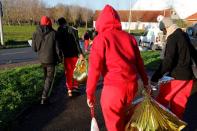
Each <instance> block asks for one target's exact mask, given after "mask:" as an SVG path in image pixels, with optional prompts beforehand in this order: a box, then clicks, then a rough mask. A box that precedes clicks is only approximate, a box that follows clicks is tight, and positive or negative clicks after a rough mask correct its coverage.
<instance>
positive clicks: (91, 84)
mask: <svg viewBox="0 0 197 131" xmlns="http://www.w3.org/2000/svg"><path fill="white" fill-rule="evenodd" d="M104 53H105V43H104V40H103V39H102V38H101V37H95V39H94V41H93V44H92V48H91V51H90V56H89V68H88V80H87V86H86V93H87V98H88V99H93V97H94V93H95V90H96V86H97V82H98V80H99V77H100V74H101V71H102V69H103V64H104V62H103V60H104Z"/></svg>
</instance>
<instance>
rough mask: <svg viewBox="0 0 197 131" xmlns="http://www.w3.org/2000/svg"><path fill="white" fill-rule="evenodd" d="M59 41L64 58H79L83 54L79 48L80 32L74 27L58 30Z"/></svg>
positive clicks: (61, 27) (63, 27)
mask: <svg viewBox="0 0 197 131" xmlns="http://www.w3.org/2000/svg"><path fill="white" fill-rule="evenodd" d="M57 41H58V44H59V46H60V49H61V50H62V52H63V54H64V57H65V58H66V57H77V56H78V55H79V54H82V50H81V48H80V46H79V39H78V31H77V30H76V29H74V28H73V27H70V26H67V25H63V26H60V27H59V28H58V30H57Z"/></svg>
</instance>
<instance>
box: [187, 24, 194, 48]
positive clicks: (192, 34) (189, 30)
mask: <svg viewBox="0 0 197 131" xmlns="http://www.w3.org/2000/svg"><path fill="white" fill-rule="evenodd" d="M186 33H187V34H188V35H189V38H190V41H191V43H192V45H193V46H194V47H195V49H197V23H196V24H194V25H193V26H190V27H188V28H187V29H186Z"/></svg>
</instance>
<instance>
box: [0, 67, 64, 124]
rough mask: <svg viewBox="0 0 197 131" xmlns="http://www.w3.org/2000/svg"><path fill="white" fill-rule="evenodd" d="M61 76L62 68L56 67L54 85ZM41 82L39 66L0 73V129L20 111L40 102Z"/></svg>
mask: <svg viewBox="0 0 197 131" xmlns="http://www.w3.org/2000/svg"><path fill="white" fill-rule="evenodd" d="M62 75H63V67H62V66H58V68H57V75H56V80H55V81H56V83H57V80H59V79H60V76H62ZM43 82H44V81H43V71H42V68H41V67H40V65H31V66H25V67H18V68H15V69H8V70H4V71H0V127H5V126H7V125H8V123H9V122H11V121H12V120H13V119H14V118H16V115H17V114H18V113H19V112H21V110H23V109H24V108H26V107H28V106H29V105H31V104H33V103H35V102H38V101H39V100H40V97H41V92H42V89H43Z"/></svg>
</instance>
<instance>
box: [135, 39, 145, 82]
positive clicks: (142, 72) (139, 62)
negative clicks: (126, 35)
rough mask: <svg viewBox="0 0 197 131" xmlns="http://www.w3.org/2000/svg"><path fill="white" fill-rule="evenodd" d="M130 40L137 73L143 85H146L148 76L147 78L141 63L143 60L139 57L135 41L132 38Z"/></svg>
mask: <svg viewBox="0 0 197 131" xmlns="http://www.w3.org/2000/svg"><path fill="white" fill-rule="evenodd" d="M131 40H132V42H133V45H134V48H135V55H136V64H137V65H136V67H137V71H138V73H139V74H140V77H141V78H142V81H143V84H144V85H148V76H147V73H146V71H145V68H144V62H143V59H142V57H141V55H140V51H139V48H138V44H137V42H136V39H135V38H134V37H132V38H131Z"/></svg>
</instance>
